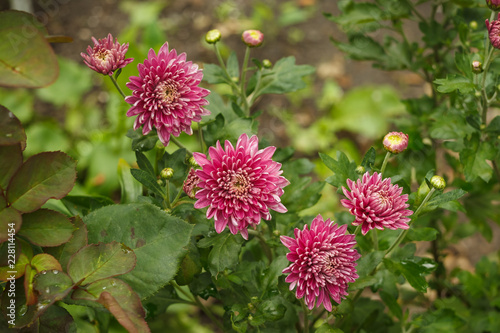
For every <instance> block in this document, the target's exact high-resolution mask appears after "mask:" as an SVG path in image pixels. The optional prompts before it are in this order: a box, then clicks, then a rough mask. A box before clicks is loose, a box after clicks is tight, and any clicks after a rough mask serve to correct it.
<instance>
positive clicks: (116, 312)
mask: <svg viewBox="0 0 500 333" xmlns="http://www.w3.org/2000/svg"><path fill="white" fill-rule="evenodd" d="M72 298H73V299H83V300H89V301H95V302H98V303H100V304H102V305H104V307H105V308H106V309H108V310H109V312H111V313H112V314H113V316H115V318H116V320H118V322H119V323H120V324H121V325H122V326H123V327H124V328H126V329H127V330H128V331H129V332H150V330H149V327H148V324H147V323H146V321H145V320H144V317H145V315H146V313H145V312H144V309H143V308H142V304H141V300H140V298H139V296H138V295H137V294H136V293H135V292H134V291H133V290H132V288H131V287H130V286H129V285H127V284H126V283H125V282H123V281H122V280H119V279H113V278H110V279H105V280H100V281H97V282H94V283H92V284H90V285H88V286H87V287H86V288H85V290H83V289H78V290H76V291H75V292H74V293H73V295H72Z"/></svg>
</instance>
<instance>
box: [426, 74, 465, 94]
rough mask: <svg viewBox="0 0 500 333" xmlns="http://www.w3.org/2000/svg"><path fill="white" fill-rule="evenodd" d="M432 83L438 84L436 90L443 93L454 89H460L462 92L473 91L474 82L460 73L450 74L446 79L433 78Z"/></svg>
mask: <svg viewBox="0 0 500 333" xmlns="http://www.w3.org/2000/svg"><path fill="white" fill-rule="evenodd" d="M434 83H435V84H437V85H438V87H437V91H439V92H441V93H445V94H446V93H451V92H454V91H455V90H458V91H460V93H462V94H468V93H470V92H473V91H474V83H472V81H471V80H469V79H468V78H466V77H464V76H462V75H457V74H451V75H449V76H447V77H446V79H435V80H434Z"/></svg>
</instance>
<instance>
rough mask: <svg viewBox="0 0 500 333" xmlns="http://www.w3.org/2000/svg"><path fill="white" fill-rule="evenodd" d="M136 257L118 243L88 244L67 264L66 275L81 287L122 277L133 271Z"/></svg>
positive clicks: (127, 248) (132, 252) (126, 247)
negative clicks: (114, 277)
mask: <svg viewBox="0 0 500 333" xmlns="http://www.w3.org/2000/svg"><path fill="white" fill-rule="evenodd" d="M135 264H136V256H135V254H134V251H132V250H131V249H130V248H129V247H128V246H126V245H124V244H120V243H118V242H111V243H108V244H104V243H99V244H90V245H87V246H85V247H83V248H82V249H80V250H79V251H78V252H77V253H75V255H74V256H72V257H71V259H70V260H69V263H68V274H69V276H70V277H71V278H72V279H73V281H75V282H79V284H81V285H86V284H90V283H92V282H95V281H99V280H102V279H106V278H109V277H113V276H117V275H122V274H125V273H128V272H130V271H131V270H132V269H134V267H135Z"/></svg>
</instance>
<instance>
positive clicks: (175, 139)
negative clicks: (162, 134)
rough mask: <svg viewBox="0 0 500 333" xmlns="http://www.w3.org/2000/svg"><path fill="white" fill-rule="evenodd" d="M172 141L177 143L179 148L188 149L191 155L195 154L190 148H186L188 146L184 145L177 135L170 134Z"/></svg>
mask: <svg viewBox="0 0 500 333" xmlns="http://www.w3.org/2000/svg"><path fill="white" fill-rule="evenodd" d="M170 141H172V142H173V143H175V145H176V146H177V147H179V148H181V149H182V148H183V149H186V152H187V153H188V154H189V155H193V152H192V151H191V150H189V149H187V148H186V146H184V145H183V144H182V143H180V141H179V140H177V138H176V137H174V136H173V135H171V136H170Z"/></svg>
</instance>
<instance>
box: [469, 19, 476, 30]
mask: <svg viewBox="0 0 500 333" xmlns="http://www.w3.org/2000/svg"><path fill="white" fill-rule="evenodd" d="M469 27H470V28H471V29H472V30H476V29H477V22H476V21H470V23H469Z"/></svg>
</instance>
